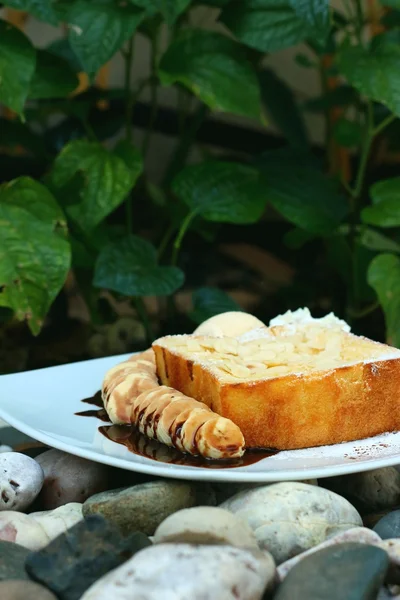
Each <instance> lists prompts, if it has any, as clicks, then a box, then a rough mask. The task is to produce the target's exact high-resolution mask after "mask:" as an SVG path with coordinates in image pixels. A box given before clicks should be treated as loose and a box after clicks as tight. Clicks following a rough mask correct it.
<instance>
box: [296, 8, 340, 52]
mask: <svg viewBox="0 0 400 600" xmlns="http://www.w3.org/2000/svg"><path fill="white" fill-rule="evenodd" d="M290 5H291V7H292V8H293V10H294V11H295V13H296V14H297V15H298V16H299V17H300V18H301V19H302V20H303V21H304V22H305V23H307V25H308V27H309V31H310V33H309V35H308V37H312V39H313V40H315V41H317V42H319V43H320V44H324V43H325V42H326V40H327V37H328V35H329V30H330V26H331V23H330V13H329V0H290Z"/></svg>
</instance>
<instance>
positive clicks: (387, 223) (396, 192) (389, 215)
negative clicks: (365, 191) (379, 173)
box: [361, 177, 400, 227]
mask: <svg viewBox="0 0 400 600" xmlns="http://www.w3.org/2000/svg"><path fill="white" fill-rule="evenodd" d="M370 194H371V198H372V202H373V205H372V206H367V207H366V208H364V209H363V210H362V211H361V218H362V220H363V222H364V223H368V224H370V225H376V226H378V227H398V226H399V225H400V177H394V178H393V179H385V180H384V181H378V182H377V183H374V185H372V186H371V188H370Z"/></svg>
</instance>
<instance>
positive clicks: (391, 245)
mask: <svg viewBox="0 0 400 600" xmlns="http://www.w3.org/2000/svg"><path fill="white" fill-rule="evenodd" d="M358 241H359V243H360V244H362V245H363V246H365V248H369V250H377V251H378V252H395V253H396V254H400V244H399V243H398V242H396V241H395V240H392V239H391V238H390V237H388V236H387V235H383V234H382V233H381V232H380V231H376V230H375V229H371V227H363V228H362V230H361V233H360V235H359V238H358Z"/></svg>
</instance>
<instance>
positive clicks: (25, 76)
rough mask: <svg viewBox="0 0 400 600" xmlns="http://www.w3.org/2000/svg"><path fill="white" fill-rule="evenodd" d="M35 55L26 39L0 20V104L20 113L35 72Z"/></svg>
mask: <svg viewBox="0 0 400 600" xmlns="http://www.w3.org/2000/svg"><path fill="white" fill-rule="evenodd" d="M35 64H36V53H35V50H34V48H33V46H32V44H31V43H30V41H29V40H28V38H27V37H26V36H25V35H24V34H23V33H21V32H20V31H19V30H18V29H16V28H15V27H13V26H12V25H9V24H8V23H6V22H5V21H2V20H1V19H0V103H3V104H5V106H7V107H8V108H11V110H14V111H15V112H17V113H18V114H21V113H22V110H23V107H24V104H25V100H26V98H27V96H28V92H29V86H30V83H31V79H32V77H33V74H34V72H35Z"/></svg>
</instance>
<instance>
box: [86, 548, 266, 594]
mask: <svg viewBox="0 0 400 600" xmlns="http://www.w3.org/2000/svg"><path fill="white" fill-rule="evenodd" d="M274 582H275V565H274V561H273V559H272V557H271V555H269V554H267V553H262V552H260V551H258V550H255V551H253V552H252V551H250V550H247V549H242V548H233V547H232V546H193V545H190V544H158V545H155V546H153V547H151V548H146V549H145V550H142V551H141V552H139V553H138V554H136V556H134V557H133V558H132V559H130V560H128V561H127V562H126V563H125V564H124V565H122V567H119V568H118V569H115V570H114V571H111V573H109V574H108V575H106V576H105V577H103V578H102V579H100V580H99V581H97V582H96V583H95V584H94V585H93V586H92V587H91V588H89V590H87V592H86V593H85V594H84V595H83V596H82V599H81V600H110V598H112V599H113V600H132V599H133V598H140V600H160V598H162V599H163V600H184V599H186V598H187V599H189V598H190V600H215V599H218V600H261V598H262V596H263V593H264V591H265V590H266V589H268V588H269V587H272V586H273V585H274Z"/></svg>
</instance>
